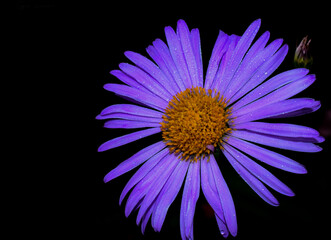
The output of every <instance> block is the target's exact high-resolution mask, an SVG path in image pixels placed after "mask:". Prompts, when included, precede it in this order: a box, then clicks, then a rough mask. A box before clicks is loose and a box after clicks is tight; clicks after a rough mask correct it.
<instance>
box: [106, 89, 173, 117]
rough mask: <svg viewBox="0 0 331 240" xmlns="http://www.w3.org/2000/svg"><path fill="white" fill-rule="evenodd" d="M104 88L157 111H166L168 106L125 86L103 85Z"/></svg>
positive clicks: (162, 100) (156, 98)
mask: <svg viewBox="0 0 331 240" xmlns="http://www.w3.org/2000/svg"><path fill="white" fill-rule="evenodd" d="M104 88H105V89H106V90H108V91H111V92H114V93H116V94H118V95H121V96H124V97H127V98H130V99H133V100H135V101H138V102H141V103H143V104H145V105H147V106H149V107H152V108H155V109H157V110H161V111H164V109H166V107H167V106H168V102H167V101H165V100H164V99H162V98H160V97H157V96H155V95H152V94H149V93H146V92H142V91H140V90H138V89H135V88H132V87H128V86H125V85H121V84H111V83H108V84H105V85H104Z"/></svg>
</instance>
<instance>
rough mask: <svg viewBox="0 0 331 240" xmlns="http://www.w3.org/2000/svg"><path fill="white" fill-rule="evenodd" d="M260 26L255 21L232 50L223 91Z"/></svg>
mask: <svg viewBox="0 0 331 240" xmlns="http://www.w3.org/2000/svg"><path fill="white" fill-rule="evenodd" d="M260 25H261V19H257V20H255V21H254V22H253V23H252V24H251V25H250V26H249V27H248V28H247V30H246V31H245V32H244V34H243V36H242V37H241V38H240V40H239V42H238V44H237V46H236V48H235V49H234V50H233V54H232V56H231V58H230V60H229V61H228V63H227V66H226V68H225V73H224V76H223V81H222V85H224V86H225V89H227V86H228V85H229V83H230V81H231V79H232V78H233V76H234V74H235V73H236V71H237V69H238V67H239V64H240V63H241V61H242V59H243V57H244V55H245V53H246V52H247V50H248V49H249V47H250V45H251V43H252V41H253V39H254V38H255V36H256V34H257V32H258V30H259V28H260ZM224 93H225V92H223V91H222V92H221V95H224Z"/></svg>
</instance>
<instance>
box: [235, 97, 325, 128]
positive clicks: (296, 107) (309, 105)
mask: <svg viewBox="0 0 331 240" xmlns="http://www.w3.org/2000/svg"><path fill="white" fill-rule="evenodd" d="M320 105H321V104H320V102H319V101H315V100H314V99H310V98H293V99H288V100H283V101H280V102H276V103H273V104H270V105H267V106H265V107H262V108H259V109H257V110H255V111H252V112H250V113H247V114H244V115H242V116H239V117H237V118H236V120H235V123H236V124H239V123H244V122H250V121H255V120H259V119H264V118H277V117H292V116H299V115H301V114H306V113H309V112H313V111H316V110H317V109H318V108H319V107H320Z"/></svg>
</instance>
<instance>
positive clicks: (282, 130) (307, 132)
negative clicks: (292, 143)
mask: <svg viewBox="0 0 331 240" xmlns="http://www.w3.org/2000/svg"><path fill="white" fill-rule="evenodd" d="M236 129H246V130H249V131H254V132H258V133H264V134H269V135H275V136H282V137H287V138H293V139H299V140H301V141H303V142H315V143H320V142H323V141H324V138H323V137H321V136H319V132H318V131H316V130H315V129H312V128H309V127H305V126H300V125H294V124H287V123H265V122H246V123H242V124H238V125H236Z"/></svg>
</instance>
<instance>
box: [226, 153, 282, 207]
mask: <svg viewBox="0 0 331 240" xmlns="http://www.w3.org/2000/svg"><path fill="white" fill-rule="evenodd" d="M223 153H224V155H225V157H226V158H227V159H228V161H229V162H230V164H231V165H232V167H233V168H234V169H235V170H236V171H237V173H238V174H239V175H240V176H241V177H242V179H244V180H245V182H246V183H247V184H248V185H249V186H250V187H251V188H252V189H253V190H254V191H255V192H256V193H257V194H258V195H259V196H260V197H261V198H262V199H263V200H264V201H266V202H267V203H269V204H270V205H272V206H278V205H279V202H278V201H277V199H276V198H275V197H274V196H273V195H272V194H271V192H270V191H269V190H268V189H267V188H266V187H265V186H264V185H263V183H261V182H260V181H259V180H258V179H257V178H256V177H254V176H253V175H252V174H251V173H250V172H249V171H247V169H245V168H244V167H243V166H242V165H241V164H239V163H238V162H237V161H236V160H235V158H234V157H233V156H232V155H231V154H230V153H229V152H228V151H226V150H225V151H223Z"/></svg>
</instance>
